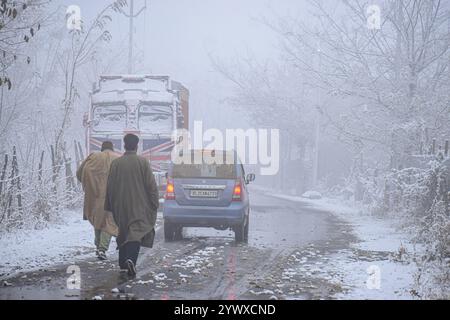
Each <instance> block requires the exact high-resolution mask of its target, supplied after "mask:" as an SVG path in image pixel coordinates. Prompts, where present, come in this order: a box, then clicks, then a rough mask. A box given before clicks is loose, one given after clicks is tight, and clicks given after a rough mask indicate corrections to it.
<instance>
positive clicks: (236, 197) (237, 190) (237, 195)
mask: <svg viewBox="0 0 450 320" xmlns="http://www.w3.org/2000/svg"><path fill="white" fill-rule="evenodd" d="M233 201H242V181H241V180H240V179H239V180H237V181H236V184H235V185H234V190H233Z"/></svg>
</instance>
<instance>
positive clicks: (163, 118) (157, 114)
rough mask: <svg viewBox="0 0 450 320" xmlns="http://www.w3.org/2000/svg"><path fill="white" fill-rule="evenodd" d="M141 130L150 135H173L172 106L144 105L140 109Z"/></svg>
mask: <svg viewBox="0 0 450 320" xmlns="http://www.w3.org/2000/svg"><path fill="white" fill-rule="evenodd" d="M139 130H141V132H143V133H150V134H172V130H173V115H172V108H171V107H170V106H157V105H152V106H150V105H142V106H141V107H140V108H139Z"/></svg>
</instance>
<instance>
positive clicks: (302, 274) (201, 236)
mask: <svg viewBox="0 0 450 320" xmlns="http://www.w3.org/2000/svg"><path fill="white" fill-rule="evenodd" d="M251 196H252V199H251V200H252V212H251V223H250V240H249V243H248V244H239V245H236V244H235V242H234V239H233V234H232V233H231V232H227V231H215V230H209V229H188V230H186V232H185V234H184V240H182V241H179V242H173V243H165V242H164V241H163V235H162V230H161V229H159V231H158V232H157V239H156V245H155V248H153V249H143V251H142V253H141V255H140V260H139V262H138V276H137V278H136V279H134V280H132V281H126V280H125V279H121V277H120V275H119V273H118V269H117V264H116V261H117V256H116V255H113V256H111V257H110V260H111V262H99V261H96V260H95V259H94V258H88V259H86V258H82V259H80V261H79V262H77V263H76V265H77V266H78V267H79V268H80V271H81V278H80V279H81V290H77V289H67V279H68V277H69V274H67V268H68V265H58V266H53V267H52V269H47V270H41V271H36V272H29V273H24V274H19V275H18V276H16V277H15V278H12V279H8V280H7V283H6V284H7V286H3V287H1V288H0V299H12V298H15V299H17V298H18V299H92V298H94V297H97V298H99V297H100V298H102V299H333V298H337V297H340V298H343V297H345V296H346V294H347V293H349V292H352V290H354V289H355V288H354V287H355V285H356V286H361V287H362V286H365V285H366V284H365V279H366V278H367V274H366V269H365V268H362V269H359V270H347V271H346V270H345V268H343V267H344V265H345V264H347V262H349V260H348V259H350V260H352V259H353V260H355V259H356V260H358V261H359V259H361V260H362V261H365V262H367V263H370V261H386V260H389V254H390V253H388V252H383V251H367V250H366V251H364V250H360V249H356V248H355V246H354V244H355V243H358V240H357V239H356V237H355V236H354V235H353V232H352V228H351V226H350V225H348V224H347V223H345V222H344V221H343V220H340V219H339V218H337V217H336V216H334V215H332V214H331V213H329V212H327V211H321V210H318V209H314V208H313V207H310V206H309V205H308V203H306V202H305V203H302V202H295V201H290V200H287V199H278V198H275V197H271V196H266V195H264V194H263V193H261V192H260V191H258V192H253V193H252V195H251ZM342 252H344V253H345V254H346V256H345V259H343V255H342V254H340V253H342ZM346 259H347V260H346ZM346 272H347V273H348V272H350V273H358V272H359V273H361V274H360V275H356V276H357V278H360V279H363V280H362V281H361V282H360V283H356V284H355V283H347V282H348V280H347V279H348V278H349V277H348V274H346ZM353 276H355V275H354V274H353ZM356 289H358V288H356ZM359 289H361V288H359ZM381 297H383V295H381ZM386 297H387V298H392V297H391V296H389V295H387V296H386ZM356 298H360V297H356ZM362 298H364V297H362ZM369 298H370V297H369ZM374 298H379V297H377V296H375V297H374Z"/></svg>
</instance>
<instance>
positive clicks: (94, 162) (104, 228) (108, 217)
mask: <svg viewBox="0 0 450 320" xmlns="http://www.w3.org/2000/svg"><path fill="white" fill-rule="evenodd" d="M113 152H114V146H113V144H112V142H110V141H105V142H103V144H102V149H101V152H97V153H92V154H91V155H90V156H89V157H88V158H87V159H86V160H85V161H84V162H83V163H82V164H81V166H80V167H79V168H78V170H77V178H78V180H79V181H80V182H81V184H82V186H83V190H84V193H85V195H84V209H83V218H84V220H89V222H90V223H91V224H92V225H93V226H94V229H95V247H96V255H97V257H98V258H99V259H100V260H106V259H107V257H106V252H107V251H108V248H109V244H110V242H111V237H112V236H117V233H118V230H117V226H116V224H115V222H114V218H113V216H112V214H111V212H107V211H105V209H104V204H105V195H106V183H107V181H108V174H109V169H110V167H111V163H112V161H113V160H114V159H116V158H117V156H115V155H114V153H113Z"/></svg>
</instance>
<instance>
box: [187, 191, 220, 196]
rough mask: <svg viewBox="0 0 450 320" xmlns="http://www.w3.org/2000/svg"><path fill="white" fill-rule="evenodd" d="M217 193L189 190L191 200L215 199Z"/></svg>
mask: <svg viewBox="0 0 450 320" xmlns="http://www.w3.org/2000/svg"><path fill="white" fill-rule="evenodd" d="M218 196H219V193H218V192H217V191H212V190H191V197H192V198H217V197H218Z"/></svg>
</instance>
